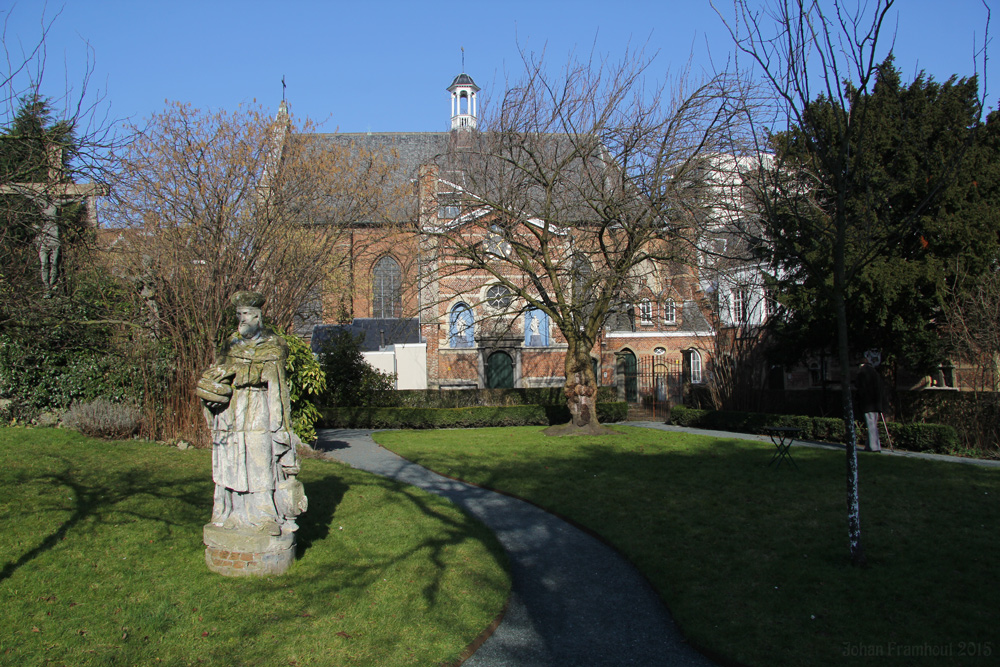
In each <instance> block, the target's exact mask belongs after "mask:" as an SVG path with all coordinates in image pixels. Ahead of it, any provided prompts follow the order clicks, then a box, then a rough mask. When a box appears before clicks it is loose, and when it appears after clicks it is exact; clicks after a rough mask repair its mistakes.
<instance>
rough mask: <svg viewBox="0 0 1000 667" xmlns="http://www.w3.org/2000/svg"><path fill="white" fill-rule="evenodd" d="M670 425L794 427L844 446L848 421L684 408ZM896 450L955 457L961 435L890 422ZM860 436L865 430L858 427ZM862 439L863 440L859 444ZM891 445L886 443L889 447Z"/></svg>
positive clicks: (741, 429) (742, 429)
mask: <svg viewBox="0 0 1000 667" xmlns="http://www.w3.org/2000/svg"><path fill="white" fill-rule="evenodd" d="M670 423H671V424H676V425H678V426H693V427H696V428H708V429H716V430H720V431H735V432H737V433H758V434H762V433H763V432H764V427H766V426H791V427H794V428H800V429H802V438H803V439H805V440H819V441H825V442H844V441H845V440H846V437H845V433H844V420H842V419H833V418H831V417H806V416H803V415H773V414H766V413H763V412H726V411H723V410H695V409H692V408H686V407H684V406H682V405H678V406H674V408H673V409H672V410H671V412H670ZM888 426H889V437H890V438H891V439H892V446H893V447H894V448H896V449H904V450H906V451H911V452H936V453H939V454H947V453H954V452H956V451H957V450H958V449H959V438H958V432H957V431H956V430H955V429H954V428H952V427H951V426H947V425H944V424H903V423H900V422H888ZM858 433H859V434H860V433H864V427H863V426H861V425H860V424H859V425H858ZM860 440H861V438H860V436H859V442H860ZM887 444H888V443H885V445H887Z"/></svg>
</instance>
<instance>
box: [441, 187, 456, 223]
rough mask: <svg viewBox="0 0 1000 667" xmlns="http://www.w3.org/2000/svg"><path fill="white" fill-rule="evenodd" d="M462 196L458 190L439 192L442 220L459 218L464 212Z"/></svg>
mask: <svg viewBox="0 0 1000 667" xmlns="http://www.w3.org/2000/svg"><path fill="white" fill-rule="evenodd" d="M460 196H461V195H460V193H458V192H441V193H438V218H441V219H442V220H452V219H454V218H457V217H458V216H459V214H461V212H462V207H461V200H460V199H459V198H460Z"/></svg>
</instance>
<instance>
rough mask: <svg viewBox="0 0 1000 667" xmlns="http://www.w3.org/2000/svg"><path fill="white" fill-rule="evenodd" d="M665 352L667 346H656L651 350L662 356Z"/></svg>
mask: <svg viewBox="0 0 1000 667" xmlns="http://www.w3.org/2000/svg"><path fill="white" fill-rule="evenodd" d="M666 353H667V348H665V347H658V348H656V349H655V350H653V354H655V355H656V356H658V357H662V356H663V355H665V354H666Z"/></svg>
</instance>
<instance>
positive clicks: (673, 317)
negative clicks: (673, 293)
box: [663, 299, 677, 324]
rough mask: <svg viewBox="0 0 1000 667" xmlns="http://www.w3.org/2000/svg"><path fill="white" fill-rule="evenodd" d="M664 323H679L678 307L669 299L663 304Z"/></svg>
mask: <svg viewBox="0 0 1000 667" xmlns="http://www.w3.org/2000/svg"><path fill="white" fill-rule="evenodd" d="M663 323H664V324H676V323H677V305H676V304H675V303H674V300H673V299H667V300H666V301H664V302H663Z"/></svg>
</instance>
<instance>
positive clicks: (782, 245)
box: [720, 0, 960, 566]
mask: <svg viewBox="0 0 1000 667" xmlns="http://www.w3.org/2000/svg"><path fill="white" fill-rule="evenodd" d="M892 7H893V0H878V1H877V2H873V3H860V4H857V5H852V3H848V2H840V1H839V0H834V1H832V2H825V3H820V2H817V1H815V0H776V1H775V2H768V3H764V4H763V5H761V4H759V3H756V2H754V3H751V2H749V1H747V0H736V2H734V11H733V13H732V14H731V15H730V16H728V17H727V16H726V15H725V14H723V12H721V11H720V16H722V18H723V20H725V21H726V24H727V26H728V27H729V30H730V32H731V35H732V38H733V41H734V43H735V45H736V48H737V51H738V54H739V58H738V59H737V63H742V62H745V61H749V63H748V67H747V69H746V72H747V73H749V74H748V75H747V78H749V76H754V77H757V78H758V80H759V81H760V82H761V83H762V85H763V90H764V91H765V94H766V97H767V98H768V99H769V100H770V102H771V104H772V105H773V106H772V107H771V108H770V110H771V112H772V115H769V116H767V115H765V116H760V115H758V116H757V117H756V118H753V119H751V121H752V122H751V127H752V128H753V129H754V130H755V132H754V135H753V136H754V137H755V139H756V140H755V142H754V143H753V144H752V148H753V149H754V150H755V151H756V154H757V155H758V156H759V157H758V159H757V160H756V161H755V163H756V165H757V168H756V169H755V170H747V171H748V173H747V175H746V178H747V179H748V180H749V181H750V182H752V183H753V185H754V188H755V191H756V194H757V203H758V206H759V209H758V211H759V215H760V218H759V219H760V220H763V221H765V223H766V222H768V221H773V220H779V219H785V220H792V221H794V223H795V228H796V229H797V232H796V233H795V234H776V233H774V230H773V228H774V226H773V225H771V229H769V226H768V225H767V224H759V222H758V221H754V220H745V221H744V223H745V224H743V226H742V227H741V228H740V229H739V232H740V233H741V234H742V235H743V236H744V237H745V238H746V239H747V241H748V243H749V244H750V245H751V246H764V245H767V246H769V247H770V248H771V249H772V251H771V253H770V256H771V257H784V258H786V259H787V258H792V259H793V263H794V265H795V269H794V270H795V271H796V272H798V275H799V276H804V277H808V278H809V279H811V280H815V281H816V282H817V283H818V284H820V285H823V286H824V288H823V289H824V290H825V295H826V297H827V298H828V299H829V300H830V302H831V303H832V305H833V310H834V313H835V321H836V340H837V358H838V361H839V365H840V369H841V373H842V377H841V382H840V388H841V399H842V407H843V417H844V423H845V427H846V429H847V436H848V437H847V504H848V532H849V542H850V554H851V562H852V563H853V564H855V565H859V566H860V565H864V564H865V554H864V550H863V548H862V544H861V523H860V506H859V500H858V461H857V453H856V433H855V426H854V423H855V422H854V415H853V408H852V401H851V387H850V373H849V368H850V362H851V352H852V346H851V336H850V332H849V330H848V318H847V302H846V301H847V295H848V293H849V290H850V287H851V286H852V285H853V284H854V283H855V281H856V280H857V279H858V276H859V275H860V273H861V272H862V270H863V269H864V268H865V267H867V266H868V265H869V264H870V263H871V262H872V261H873V260H874V259H876V258H878V257H879V256H880V254H882V253H884V252H886V250H887V249H888V248H892V247H893V243H894V242H896V241H897V240H898V239H899V238H901V236H902V235H904V234H905V233H906V231H907V230H908V229H912V224H913V221H914V220H915V219H916V216H918V215H919V214H920V212H921V211H922V210H925V207H926V206H927V205H928V204H929V203H930V202H931V201H932V200H933V198H934V196H935V195H936V192H937V191H938V190H939V189H940V187H941V186H940V185H936V184H937V183H942V184H943V183H946V182H947V173H948V164H950V165H951V166H952V167H954V165H955V164H957V162H958V159H959V157H960V156H958V155H955V156H950V157H948V158H947V159H946V160H945V162H947V163H948V164H945V165H936V166H935V167H934V169H933V171H932V170H931V169H930V168H929V170H928V174H929V175H930V174H931V173H933V174H934V177H935V178H936V179H938V180H936V181H934V183H935V185H934V186H932V187H931V188H930V189H929V192H928V193H927V194H926V196H925V197H923V199H922V200H920V201H917V202H915V203H914V204H913V205H912V206H910V207H909V208H907V210H905V211H902V210H897V211H893V212H892V213H891V214H886V213H885V211H884V208H885V207H884V206H882V204H883V203H884V198H885V194H884V192H882V191H881V189H880V188H879V186H878V184H877V183H875V182H873V181H872V180H871V178H870V174H871V164H870V163H871V161H872V160H879V159H881V157H880V155H879V153H878V152H877V150H876V148H875V145H874V142H872V141H870V139H871V136H872V134H873V133H874V132H875V123H876V118H877V116H876V112H875V111H872V110H871V109H872V105H869V104H866V102H867V100H868V99H869V98H870V97H871V96H872V95H873V94H874V92H875V91H876V90H877V88H876V82H877V81H878V79H879V75H880V65H881V63H880V62H879V61H877V60H876V58H877V54H878V53H879V51H880V49H881V48H883V41H884V38H885V37H886V34H885V33H887V32H888V30H887V28H886V26H887V23H888V22H889V21H890V19H891V16H890V12H891V10H892ZM758 109H759V107H758ZM782 141H784V142H786V143H785V144H784V147H785V148H787V147H788V146H793V147H796V148H798V150H778V151H775V149H776V148H777V147H778V146H777V144H778V143H780V142H782ZM771 268H772V269H773V270H782V269H787V268H788V267H787V265H786V266H777V265H775V266H772V267H771Z"/></svg>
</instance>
